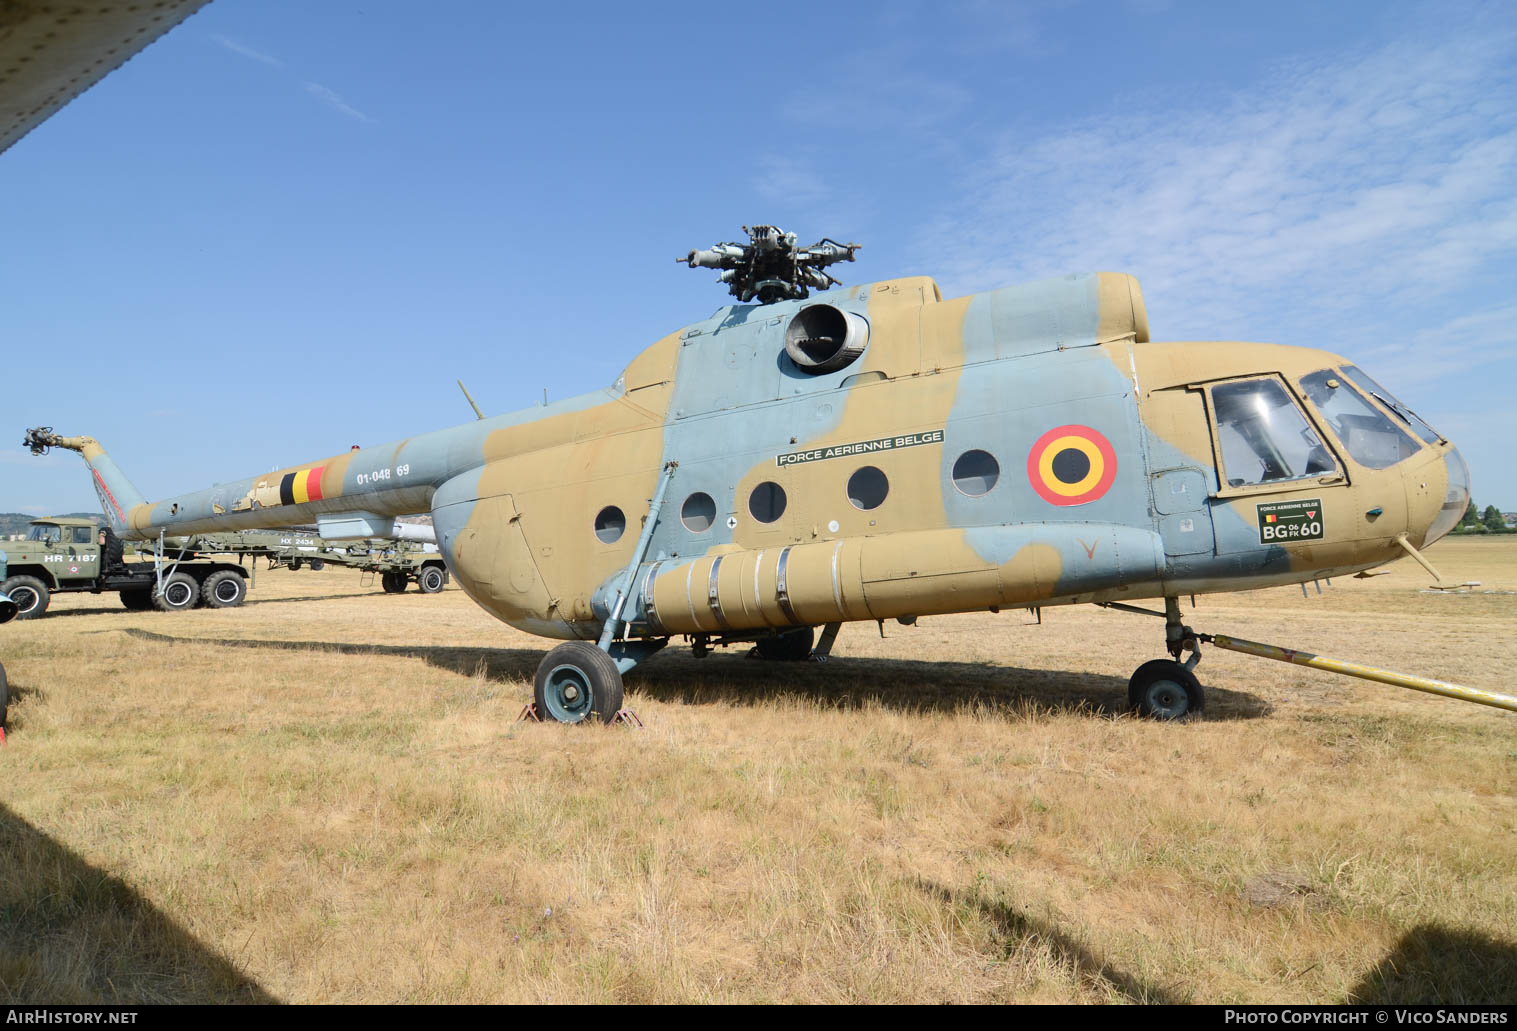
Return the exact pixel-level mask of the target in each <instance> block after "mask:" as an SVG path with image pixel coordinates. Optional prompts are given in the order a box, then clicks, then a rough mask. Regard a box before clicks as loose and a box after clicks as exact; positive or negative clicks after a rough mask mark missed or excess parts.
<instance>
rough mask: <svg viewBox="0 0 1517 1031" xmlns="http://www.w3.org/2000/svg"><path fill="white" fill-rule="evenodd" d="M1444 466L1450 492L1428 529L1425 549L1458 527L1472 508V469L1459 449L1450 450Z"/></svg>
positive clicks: (1444, 497) (1448, 491)
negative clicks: (1466, 512) (1467, 510)
mask: <svg viewBox="0 0 1517 1031" xmlns="http://www.w3.org/2000/svg"><path fill="white" fill-rule="evenodd" d="M1443 465H1444V468H1445V469H1446V470H1447V472H1448V490H1447V491H1446V492H1445V493H1444V496H1443V507H1442V508H1440V509H1439V510H1438V514H1437V515H1436V516H1435V517H1434V518H1433V524H1432V525H1431V526H1429V527H1428V531H1427V539H1426V540H1425V541H1424V542H1423V545H1422V546H1423V547H1424V548H1425V547H1427V546H1428V545H1429V544H1432V543H1433V542H1434V541H1436V540H1438V539H1439V538H1441V537H1444V536H1446V535H1447V534H1448V532H1449V531H1450V530H1452V529H1453V528H1454V527H1456V526H1458V525H1459V520H1461V519H1463V518H1464V513H1465V510H1466V509H1468V508H1469V507H1470V467H1469V466H1468V465H1466V464H1465V462H1464V456H1463V455H1461V454H1460V453H1459V449H1458V448H1452V447H1451V448H1449V450H1448V454H1446V455H1444V456H1443Z"/></svg>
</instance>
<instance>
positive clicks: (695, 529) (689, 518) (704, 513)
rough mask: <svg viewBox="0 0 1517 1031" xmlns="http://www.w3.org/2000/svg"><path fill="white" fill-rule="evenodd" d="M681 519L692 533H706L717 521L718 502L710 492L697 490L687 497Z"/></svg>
mask: <svg viewBox="0 0 1517 1031" xmlns="http://www.w3.org/2000/svg"><path fill="white" fill-rule="evenodd" d="M679 519H680V522H682V523H684V524H685V529H687V530H689V531H690V532H691V533H704V532H705V531H707V530H709V529H711V524H712V523H714V522H716V502H715V501H712V500H711V495H710V494H706V493H703V492H701V491H696V492H695V493H694V494H692V495H690V496H689V497H688V498H686V499H685V503H684V505H683V506H681V508H680V510H679Z"/></svg>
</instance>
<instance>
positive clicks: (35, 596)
mask: <svg viewBox="0 0 1517 1031" xmlns="http://www.w3.org/2000/svg"><path fill="white" fill-rule="evenodd" d="M0 594H8V595H10V596H11V601H13V602H15V603H16V618H17V619H40V618H41V616H42V614H43V613H44V612H46V611H47V603H48V602H49V601H50V600H51V599H52V595H51V594H49V593H48V589H47V584H45V583H43V582H42V581H41V580H38V579H37V578H36V577H35V576H13V577H11V578H10V579H9V580H7V581H5V583H3V584H0Z"/></svg>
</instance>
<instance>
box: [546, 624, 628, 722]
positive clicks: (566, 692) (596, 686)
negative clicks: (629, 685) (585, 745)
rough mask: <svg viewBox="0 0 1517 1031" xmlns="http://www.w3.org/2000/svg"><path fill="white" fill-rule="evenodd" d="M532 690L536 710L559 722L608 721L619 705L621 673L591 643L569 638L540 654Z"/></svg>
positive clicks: (611, 661) (603, 653)
mask: <svg viewBox="0 0 1517 1031" xmlns="http://www.w3.org/2000/svg"><path fill="white" fill-rule="evenodd" d="M533 694H534V697H535V701H536V702H537V711H538V712H539V713H540V714H542V715H543V716H545V717H549V716H551V717H552V718H553V719H555V720H557V721H558V722H560V723H583V722H584V721H586V720H598V721H600V722H601V723H610V722H612V721H613V720H615V719H616V714H617V712H619V711H620V710H621V707H622V675H621V671H620V670H618V669H617V668H616V661H615V660H614V659H612V658H611V656H609V655H607V654H606V653H605V652H603V651H601V650H600V649H599V648H597V647H595V645H593V644H590V643H589V642H588V641H569V642H568V643H566V644H561V645H559V646H558V647H557V648H554V649H553V650H552V651H551V652H549V653H548V654H547V655H545V656H544V657H543V661H542V663H541V664H540V665H539V666H538V667H537V681H536V684H535V685H534V691H533Z"/></svg>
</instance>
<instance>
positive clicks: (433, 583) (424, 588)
mask: <svg viewBox="0 0 1517 1031" xmlns="http://www.w3.org/2000/svg"><path fill="white" fill-rule="evenodd" d="M446 582H447V578H446V577H444V576H443V573H442V569H441V568H439V567H438V566H423V567H422V570H421V572H420V573H418V574H417V575H416V589H417V590H418V591H420V592H421V593H422V594H436V593H437V592H438V591H440V590H442V585H443V584H444V583H446Z"/></svg>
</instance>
